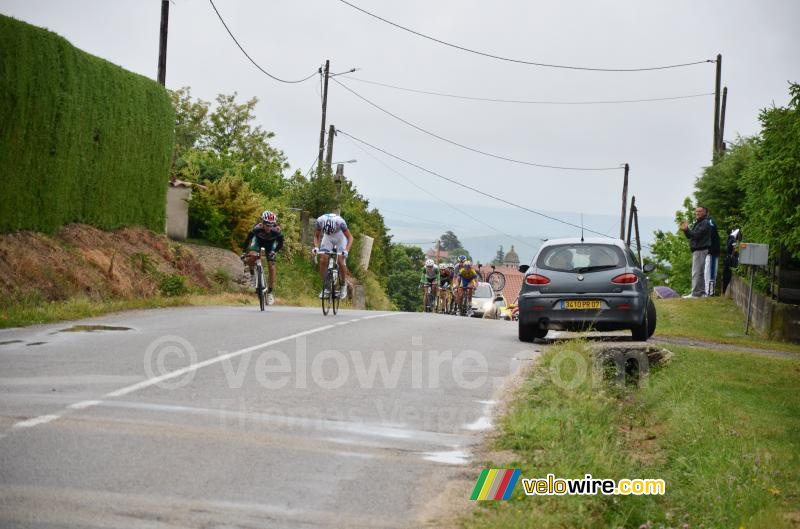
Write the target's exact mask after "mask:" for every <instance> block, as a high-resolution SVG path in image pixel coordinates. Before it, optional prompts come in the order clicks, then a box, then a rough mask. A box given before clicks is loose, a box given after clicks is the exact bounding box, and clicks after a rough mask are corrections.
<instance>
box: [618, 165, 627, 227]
mask: <svg viewBox="0 0 800 529" xmlns="http://www.w3.org/2000/svg"><path fill="white" fill-rule="evenodd" d="M628 169H629V167H628V164H625V180H624V181H623V183H622V217H620V221H619V238H620V239H622V240H623V241H624V240H625V208H626V207H627V205H628V204H627V202H628Z"/></svg>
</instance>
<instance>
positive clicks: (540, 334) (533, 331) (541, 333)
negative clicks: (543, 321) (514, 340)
mask: <svg viewBox="0 0 800 529" xmlns="http://www.w3.org/2000/svg"><path fill="white" fill-rule="evenodd" d="M518 329H519V341H521V342H532V341H534V340H535V339H536V338H539V339H542V338H544V337H545V336H547V329H540V328H539V327H537V326H536V325H530V324H529V325H523V324H521V323H520V324H519V325H518Z"/></svg>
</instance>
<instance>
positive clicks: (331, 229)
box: [313, 213, 353, 299]
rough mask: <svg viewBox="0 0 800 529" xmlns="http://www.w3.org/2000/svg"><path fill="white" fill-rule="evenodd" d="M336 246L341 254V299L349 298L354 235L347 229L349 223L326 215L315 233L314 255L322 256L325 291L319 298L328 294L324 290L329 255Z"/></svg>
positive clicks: (332, 214)
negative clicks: (351, 249)
mask: <svg viewBox="0 0 800 529" xmlns="http://www.w3.org/2000/svg"><path fill="white" fill-rule="evenodd" d="M334 246H336V249H337V251H338V252H339V256H338V262H339V276H340V277H341V278H342V289H341V292H340V295H339V297H341V298H342V299H344V298H346V297H347V282H346V281H345V280H346V279H347V262H346V260H347V254H348V253H349V252H350V247H351V246H353V235H352V234H351V233H350V230H348V229H347V222H345V220H344V219H343V218H342V217H340V216H339V215H337V214H335V213H326V214H325V215H321V216H320V217H319V218H318V219H317V223H316V231H315V232H314V250H313V253H314V255H317V254H320V259H319V276H320V278H321V279H322V284H323V291H322V292H320V294H319V297H320V298H322V297H324V296H325V295H326V294H327V292H326V291H325V290H324V285H325V274H326V272H327V270H328V259H329V258H330V256H329V255H328V254H329V253H330V252H331V251H333V247H334Z"/></svg>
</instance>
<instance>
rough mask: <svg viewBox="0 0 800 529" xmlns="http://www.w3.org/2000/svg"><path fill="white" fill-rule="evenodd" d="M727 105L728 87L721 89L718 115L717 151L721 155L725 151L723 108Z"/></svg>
mask: <svg viewBox="0 0 800 529" xmlns="http://www.w3.org/2000/svg"><path fill="white" fill-rule="evenodd" d="M727 103H728V87H727V86H726V87H725V88H723V89H722V110H720V113H719V145H718V146H717V150H718V151H719V152H720V154H721V153H723V152H724V151H725V106H726V105H727Z"/></svg>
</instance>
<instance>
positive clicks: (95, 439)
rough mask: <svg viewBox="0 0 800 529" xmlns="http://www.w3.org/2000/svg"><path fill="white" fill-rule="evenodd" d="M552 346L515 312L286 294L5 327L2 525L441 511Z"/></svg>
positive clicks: (347, 518)
mask: <svg viewBox="0 0 800 529" xmlns="http://www.w3.org/2000/svg"><path fill="white" fill-rule="evenodd" d="M76 324H77V325H86V326H87V327H77V328H75V327H74V325H76ZM98 325H100V326H107V327H117V328H116V329H111V328H104V329H98V328H96V327H92V326H98ZM68 329H69V330H68ZM540 348H541V346H538V345H532V344H522V343H521V342H519V341H518V340H517V338H516V326H515V325H513V324H510V323H508V322H502V321H487V320H476V319H466V318H456V317H451V316H440V315H431V314H427V315H426V314H403V313H378V312H359V311H342V312H340V313H339V314H338V315H337V316H328V317H324V316H323V315H322V313H321V311H320V310H319V309H299V308H283V307H281V308H278V307H270V308H269V310H268V311H267V312H265V313H261V312H259V311H258V310H257V309H254V308H253V307H241V308H239V307H201V308H197V307H195V308H181V309H164V310H151V311H135V312H127V313H122V314H117V315H112V316H107V317H102V318H94V319H92V320H87V321H83V322H70V323H66V324H55V325H46V326H36V327H32V328H26V329H11V330H5V331H0V527H4V528H5V527H31V528H32V527H36V528H51V527H86V528H95V527H115V528H128V527H136V528H142V527H144V528H172V527H202V528H223V527H224V528H239V527H281V528H284V527H285V528H292V527H365V528H367V527H369V528H380V527H404V528H405V527H416V526H425V525H426V524H427V523H430V519H429V518H427V516H428V514H426V513H428V512H429V511H430V509H429V505H430V502H431V501H432V500H434V499H435V498H437V496H439V494H440V493H441V492H442V491H443V490H444V488H445V487H446V485H447V483H448V482H450V481H451V480H453V479H455V478H457V477H460V478H461V479H473V480H474V479H477V477H478V474H479V473H480V468H481V466H480V465H481V461H479V460H476V458H475V450H476V448H477V446H478V444H479V443H480V442H481V440H482V438H483V436H484V435H485V434H486V433H487V432H488V431H489V429H490V428H491V420H492V413H493V409H494V408H495V407H496V404H497V402H496V399H497V398H498V397H497V396H498V395H499V394H500V393H502V391H503V387H504V384H506V383H507V382H508V381H509V380H510V379H511V378H512V377H511V375H512V374H514V373H516V372H517V370H518V369H519V368H520V366H521V365H525V362H526V361H528V362H529V361H530V359H531V358H534V357H535V355H536V352H535V351H536V350H537V349H540Z"/></svg>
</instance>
